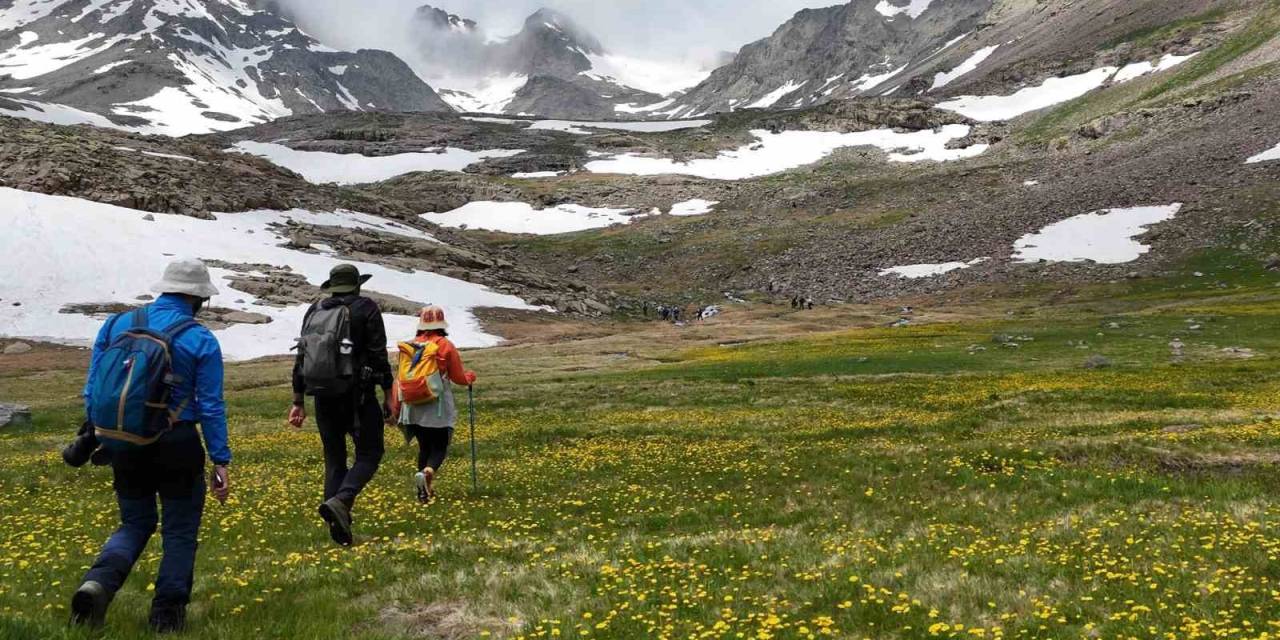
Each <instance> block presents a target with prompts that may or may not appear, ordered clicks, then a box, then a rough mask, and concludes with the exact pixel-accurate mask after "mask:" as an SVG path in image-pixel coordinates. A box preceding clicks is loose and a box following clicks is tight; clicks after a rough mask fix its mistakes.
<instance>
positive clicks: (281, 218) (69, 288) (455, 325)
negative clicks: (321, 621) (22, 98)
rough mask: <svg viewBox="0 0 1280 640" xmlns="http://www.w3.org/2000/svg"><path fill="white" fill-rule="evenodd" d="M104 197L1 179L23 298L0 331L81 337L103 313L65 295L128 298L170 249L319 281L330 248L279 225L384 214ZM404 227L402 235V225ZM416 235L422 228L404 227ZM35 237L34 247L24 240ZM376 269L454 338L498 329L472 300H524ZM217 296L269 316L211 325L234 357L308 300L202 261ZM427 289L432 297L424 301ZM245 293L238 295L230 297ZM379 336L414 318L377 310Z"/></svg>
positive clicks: (378, 224)
mask: <svg viewBox="0 0 1280 640" xmlns="http://www.w3.org/2000/svg"><path fill="white" fill-rule="evenodd" d="M144 215H146V214H145V212H142V211H136V210H133V209H125V208H122V207H115V206H111V205H105V204H100V203H96V202H90V201H87V200H80V199H77V198H68V197H63V196H49V195H44V194H38V193H30V192H26V191H18V190H15V189H8V188H0V223H3V224H4V226H5V228H6V229H9V230H10V231H11V232H10V233H5V234H0V269H4V270H5V271H8V272H12V273H17V272H21V273H22V274H23V277H22V278H9V279H6V280H5V281H4V282H2V283H0V298H3V299H4V300H5V302H6V303H8V302H10V301H12V302H21V303H22V306H19V307H14V306H10V305H9V304H5V305H4V307H3V309H0V336H9V337H25V338H39V339H49V340H55V341H58V342H65V343H70V344H88V343H89V342H90V341H91V340H92V339H93V337H94V335H96V333H97V331H98V328H99V327H100V326H101V324H102V321H101V319H96V318H91V317H88V316H83V315H76V314H63V313H59V311H60V310H61V309H62V308H63V307H64V306H65V305H68V304H74V303H135V304H136V298H137V296H139V295H141V294H143V293H149V288H150V286H151V284H152V283H154V282H155V281H156V280H157V279H158V278H159V276H160V274H161V273H162V272H163V270H164V267H165V265H166V264H167V263H168V262H170V261H171V260H173V259H174V257H176V256H190V257H197V258H202V259H206V260H223V261H226V262H231V263H262V264H271V265H277V266H280V267H285V266H288V267H289V268H291V269H292V270H293V271H294V272H296V273H299V274H301V275H303V276H305V277H306V278H307V279H308V280H309V281H310V282H311V283H312V284H314V285H319V284H320V283H322V282H324V280H325V279H326V278H327V277H328V273H329V269H331V268H332V267H333V266H334V265H336V264H338V263H339V262H341V261H342V259H341V258H340V257H338V256H333V255H321V254H316V253H308V252H302V251H295V250H291V249H288V248H286V247H285V246H284V245H285V242H284V241H285V240H286V239H287V228H286V226H285V225H286V223H287V222H288V221H289V220H295V221H297V222H299V223H303V224H314V225H326V226H343V227H351V228H364V229H376V230H380V231H390V229H388V226H389V224H390V223H387V222H386V221H384V220H382V219H380V218H377V217H374V216H367V215H363V214H357V213H351V212H345V211H339V212H333V213H317V212H310V211H301V210H294V211H251V212H247V213H235V214H217V215H216V219H215V220H199V219H196V218H191V217H187V216H178V215H166V214H152V215H151V217H152V218H154V220H153V221H147V220H144V219H143V217H144ZM400 232H401V233H405V234H408V233H410V231H408V227H402V228H401V229H400ZM412 233H414V234H415V236H416V237H429V236H427V235H426V234H423V233H422V232H417V231H413V232H412ZM33 246H35V247H41V250H40V251H34V252H33V251H31V250H30V249H31V247H33ZM356 265H357V266H358V267H359V269H360V271H361V272H362V273H368V274H371V275H372V276H373V279H372V280H371V281H370V283H369V285H368V289H369V290H371V291H377V292H380V293H386V294H391V295H396V296H401V297H404V298H407V299H410V300H422V301H423V302H428V301H429V302H434V303H437V304H441V305H443V306H444V307H445V310H446V312H447V313H448V314H449V317H450V324H451V326H450V329H449V332H450V335H451V337H452V338H453V339H454V341H455V342H457V343H459V345H462V346H489V345H493V344H497V343H498V342H499V339H498V338H497V337H495V336H492V335H489V334H487V333H485V332H484V331H483V330H482V329H481V327H480V324H479V322H477V321H476V319H475V317H474V316H473V315H472V314H471V312H470V311H471V309H473V308H475V307H489V306H495V307H507V308H514V309H531V308H532V307H530V306H529V305H528V304H526V303H524V302H523V301H521V300H520V299H518V298H516V297H514V296H510V295H505V294H499V293H496V292H494V291H491V290H489V289H486V288H484V287H482V286H479V285H475V284H471V283H468V282H463V281H460V280H454V279H451V278H446V277H443V276H440V275H437V274H434V273H428V272H421V271H418V272H410V273H406V272H402V271H397V270H393V269H388V268H386V267H382V266H379V265H376V264H370V263H356ZM211 271H212V272H213V276H214V281H215V283H216V284H217V285H218V288H219V289H220V290H221V294H220V295H219V296H217V297H215V298H214V301H213V302H214V304H215V305H217V306H219V307H226V308H232V309H236V310H241V311H250V312H254V313H260V314H264V315H267V316H269V317H271V319H272V322H270V323H268V324H263V325H235V326H232V327H230V328H227V329H224V330H220V331H218V332H216V333H217V336H218V339H219V341H220V342H221V343H222V350H223V354H224V355H225V356H226V357H227V358H228V359H232V360H242V359H250V358H256V357H261V356H267V355H275V354H284V353H288V350H289V348H290V347H292V346H293V344H294V339H295V338H296V337H297V334H298V330H299V327H300V325H301V322H302V316H303V314H304V313H305V312H306V308H307V306H306V305H294V306H290V307H285V308H278V307H270V306H266V305H261V304H258V302H257V300H256V299H255V298H254V297H253V296H251V295H249V294H247V293H244V292H240V291H236V290H234V289H232V288H231V286H230V285H229V283H227V282H226V281H225V279H224V278H225V277H226V276H228V275H231V272H230V271H227V270H224V269H218V268H214V269H211ZM424 297H429V298H430V299H429V300H423V298H424ZM237 300H243V301H244V302H235V301H237ZM386 321H387V330H388V335H389V336H391V337H392V338H393V339H394V338H395V337H399V336H404V337H406V338H407V337H410V336H412V335H413V333H414V330H415V328H416V323H417V321H416V319H415V318H410V317H404V316H393V315H388V316H386Z"/></svg>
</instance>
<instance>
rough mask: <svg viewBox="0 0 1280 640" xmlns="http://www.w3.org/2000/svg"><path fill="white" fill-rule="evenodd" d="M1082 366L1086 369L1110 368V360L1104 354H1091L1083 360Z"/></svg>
mask: <svg viewBox="0 0 1280 640" xmlns="http://www.w3.org/2000/svg"><path fill="white" fill-rule="evenodd" d="M1084 368H1086V369H1110V368H1111V360H1110V359H1109V358H1107V357H1106V356H1100V355H1092V356H1089V359H1088V360H1085V361H1084Z"/></svg>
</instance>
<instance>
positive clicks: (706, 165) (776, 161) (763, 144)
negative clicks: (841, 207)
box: [586, 124, 988, 180]
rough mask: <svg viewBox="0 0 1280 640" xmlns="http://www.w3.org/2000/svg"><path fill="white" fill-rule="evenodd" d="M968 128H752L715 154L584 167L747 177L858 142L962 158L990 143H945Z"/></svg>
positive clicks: (922, 155) (630, 158) (917, 157)
mask: <svg viewBox="0 0 1280 640" xmlns="http://www.w3.org/2000/svg"><path fill="white" fill-rule="evenodd" d="M969 130H970V128H969V126H968V125H962V124H957V125H947V126H945V127H941V128H939V129H937V130H923V131H913V132H910V133H898V132H896V131H894V130H892V129H876V130H873V131H861V132H857V133H832V132H825V131H784V132H782V133H770V132H769V131H767V130H754V131H752V132H751V134H752V135H753V136H755V137H756V138H757V139H758V140H759V141H758V142H755V143H752V144H749V145H746V146H744V147H741V148H739V149H736V150H733V151H724V152H721V153H720V155H718V156H716V157H715V158H700V159H696V160H690V161H688V162H676V161H675V160H671V159H668V158H652V157H645V156H639V155H636V154H624V155H621V156H616V157H614V158H610V159H603V160H596V161H593V162H588V163H587V164H586V170H587V171H591V172H593V173H618V174H626V175H642V176H647V175H661V174H679V175H690V176H698V177H702V178H708V179H712V180H745V179H748V178H757V177H760V176H766V175H771V174H774V173H780V172H783V171H787V170H789V169H794V168H797V167H802V166H805V165H809V164H813V163H815V162H818V161H819V160H822V159H823V158H825V157H827V156H829V155H831V154H832V153H834V152H835V151H836V150H837V149H840V148H843V147H859V146H872V147H876V148H879V149H882V150H884V151H887V152H889V160H890V161H892V162H919V161H924V160H937V161H947V160H960V159H963V158H971V157H974V156H977V155H980V154H982V153H983V152H985V151H986V150H987V149H988V145H982V144H979V145H973V146H970V147H966V148H964V149H948V148H947V144H948V143H949V142H951V141H952V140H956V139H959V138H963V137H965V136H967V135H969Z"/></svg>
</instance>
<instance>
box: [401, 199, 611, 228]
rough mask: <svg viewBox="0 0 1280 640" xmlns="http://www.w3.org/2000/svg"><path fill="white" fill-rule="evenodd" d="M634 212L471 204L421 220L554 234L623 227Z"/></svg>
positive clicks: (509, 203)
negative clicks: (614, 226)
mask: <svg viewBox="0 0 1280 640" xmlns="http://www.w3.org/2000/svg"><path fill="white" fill-rule="evenodd" d="M634 211H635V210H634V209H611V208H604V207H584V206H581V205H576V204H562V205H557V206H555V207H551V208H549V209H534V208H533V205H530V204H528V203H524V202H470V203H467V204H465V205H463V206H461V207H459V208H457V209H454V210H453V211H448V212H445V213H424V214H422V219H423V220H426V221H428V222H433V223H435V224H438V225H440V226H443V227H453V228H468V229H484V230H486V231H500V232H503V233H526V234H533V235H554V234H558V233H573V232H575V231H585V230H587V229H599V228H602V227H609V226H612V225H615V224H626V223H629V222H631V220H632V219H634V218H635V217H636V216H634V215H631V214H632V213H634Z"/></svg>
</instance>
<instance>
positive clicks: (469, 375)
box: [463, 371, 476, 387]
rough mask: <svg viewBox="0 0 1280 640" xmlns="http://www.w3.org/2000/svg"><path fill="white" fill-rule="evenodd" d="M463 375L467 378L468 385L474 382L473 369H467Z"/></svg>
mask: <svg viewBox="0 0 1280 640" xmlns="http://www.w3.org/2000/svg"><path fill="white" fill-rule="evenodd" d="M463 377H464V378H466V379H467V386H468V387H470V386H472V385H474V384H475V383H476V372H474V371H468V372H467V373H466V374H464V375H463Z"/></svg>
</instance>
